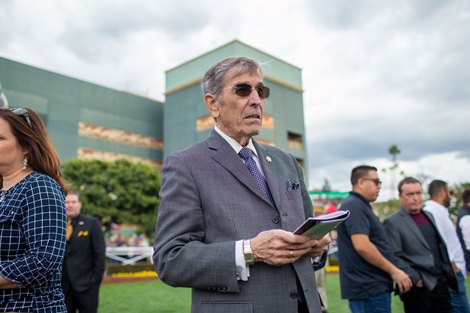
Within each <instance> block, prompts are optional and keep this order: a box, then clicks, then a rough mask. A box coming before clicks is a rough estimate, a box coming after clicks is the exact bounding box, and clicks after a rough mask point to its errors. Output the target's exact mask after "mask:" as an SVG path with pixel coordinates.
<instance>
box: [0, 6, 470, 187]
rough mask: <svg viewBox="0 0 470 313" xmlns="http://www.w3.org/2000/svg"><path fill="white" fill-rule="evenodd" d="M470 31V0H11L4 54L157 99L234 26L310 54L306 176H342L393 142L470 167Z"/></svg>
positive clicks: (405, 150) (422, 156)
mask: <svg viewBox="0 0 470 313" xmlns="http://www.w3.org/2000/svg"><path fill="white" fill-rule="evenodd" d="M469 37H470V5H469V2H468V1H466V0H451V1H439V0H416V1H407V0H397V1H394V2H389V1H388V2H387V1H373V0H358V1H354V2H351V1H348V0H331V1H323V0H312V1H308V0H290V1H287V0H280V1H276V2H272V1H267V0H257V1H248V0H240V1H236V2H227V3H223V5H222V4H221V3H220V2H217V1H213V0H203V1H198V2H197V3H196V2H193V1H170V0H162V1H152V0H139V1H130V0H118V1H111V0H102V1H92V0H83V1H65V2H64V1H60V0H43V1H41V2H40V3H37V4H35V3H34V4H31V2H28V1H13V0H10V1H8V0H5V1H2V10H0V38H1V40H0V55H1V56H3V57H7V58H11V59H13V60H17V61H20V62H24V63H27V64H31V65H34V66H39V67H41V68H45V69H48V70H52V71H55V72H58V73H62V74H65V75H69V76H72V77H76V78H79V79H83V80H86V81H90V82H93V83H97V84H100V85H104V86H108V87H112V88H115V89H118V90H128V91H131V92H135V93H140V94H144V95H146V96H149V97H152V98H156V99H158V100H163V93H164V88H165V87H164V71H165V70H167V69H170V68H172V67H174V66H176V65H178V64H180V63H182V62H185V61H187V60H189V59H192V58H194V57H196V56H198V55H200V54H202V53H205V52H207V51H209V50H211V49H214V48H216V47H218V46H220V45H222V44H225V43H227V42H228V41H230V40H233V39H235V38H237V39H240V40H242V41H244V42H246V43H247V44H249V45H251V46H253V47H255V48H258V49H261V50H263V51H265V52H267V53H270V54H272V55H274V56H276V57H279V58H281V59H283V60H285V61H287V62H289V63H292V64H294V65H296V66H299V67H301V68H302V69H303V71H302V75H303V87H304V89H305V94H304V106H305V115H306V116H305V121H306V130H307V138H306V139H307V140H308V154H309V162H308V164H309V174H310V182H309V184H310V185H311V186H316V187H320V186H321V184H322V183H323V179H324V178H328V179H329V180H330V182H331V185H332V186H333V188H337V189H341V190H347V189H349V188H350V187H349V182H348V181H349V173H350V170H351V168H352V167H353V166H355V165H357V164H361V163H369V164H374V163H375V164H376V165H377V164H382V163H384V162H386V161H387V159H388V158H389V156H388V152H387V149H388V147H389V146H390V145H391V144H397V145H398V146H399V147H400V149H401V150H402V153H401V154H400V155H399V157H400V159H401V160H402V165H403V167H404V168H406V170H407V172H408V171H410V172H414V170H416V171H418V172H419V170H420V169H422V172H425V171H429V172H431V173H439V174H440V176H442V178H443V179H445V178H446V177H448V178H447V179H448V180H449V181H452V182H457V181H469V180H470V178H469V176H470V175H469V174H466V173H469V171H468V160H469V159H470V155H469V151H470V149H469V148H468V145H469V143H470V126H469V124H468V121H469V120H470V111H469V110H468V107H469V98H470V89H469V88H468V87H467V85H468V81H469V80H470V63H469V62H468V59H469V58H470V42H469V41H468V40H467V38H469ZM439 158H444V159H445V160H447V161H443V160H442V159H439ZM434 161H436V163H435V164H432V163H434ZM446 164H453V165H454V167H452V166H446ZM430 169H431V170H430ZM446 175H447V176H446Z"/></svg>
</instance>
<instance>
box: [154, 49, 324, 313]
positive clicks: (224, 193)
mask: <svg viewBox="0 0 470 313" xmlns="http://www.w3.org/2000/svg"><path fill="white" fill-rule="evenodd" d="M262 77H263V76H262V70H261V67H260V65H259V64H258V63H257V62H256V61H255V60H253V59H250V58H246V57H231V58H226V59H224V60H222V61H220V62H218V63H216V64H215V65H213V66H212V67H211V68H210V69H209V70H208V71H207V72H206V74H205V76H204V79H203V81H202V88H203V92H204V101H205V104H206V107H207V109H208V110H209V112H210V113H211V115H212V117H213V118H214V119H215V121H216V126H215V128H214V130H213V131H212V133H211V135H210V136H209V137H208V138H207V139H206V140H204V141H202V142H199V143H196V144H193V145H191V146H190V147H188V148H186V149H184V150H182V151H179V152H176V153H174V154H172V155H170V156H168V157H167V158H166V159H165V161H164V163H163V168H162V173H163V180H162V187H161V190H160V197H161V202H160V207H159V210H158V220H157V226H156V240H155V243H154V255H153V260H154V264H155V269H156V271H157V273H158V275H159V277H160V279H161V280H162V281H164V282H165V283H167V284H169V285H172V286H177V287H191V288H192V312H193V313H199V312H200V313H211V312H213V313H224V312H226V313H229V312H230V313H244V312H251V313H262V312H263V313H293V312H310V313H318V312H321V310H322V309H321V300H320V298H319V295H318V292H317V287H316V284H315V274H314V268H315V265H316V264H315V262H313V260H314V259H315V258H316V257H318V256H321V255H323V256H325V252H326V250H327V247H328V244H329V242H330V238H329V237H328V236H325V237H324V238H323V239H320V240H314V239H310V238H309V237H306V236H301V235H294V234H293V233H292V231H293V230H295V229H296V228H297V226H299V225H300V224H301V223H302V222H303V221H304V220H305V217H306V215H311V214H312V203H311V200H310V198H309V195H308V192H307V190H306V187H305V183H304V179H303V174H302V170H301V168H300V167H299V165H298V163H297V161H296V159H295V158H294V157H293V156H292V155H290V154H287V153H284V152H282V151H280V150H279V149H276V148H274V147H271V146H266V145H262V144H259V143H257V142H256V141H255V140H254V139H253V138H252V137H253V136H255V135H258V134H259V132H260V130H261V122H262V119H263V111H264V105H265V99H266V98H267V97H268V96H269V94H270V89H269V88H268V87H267V86H265V85H264V83H263V80H262Z"/></svg>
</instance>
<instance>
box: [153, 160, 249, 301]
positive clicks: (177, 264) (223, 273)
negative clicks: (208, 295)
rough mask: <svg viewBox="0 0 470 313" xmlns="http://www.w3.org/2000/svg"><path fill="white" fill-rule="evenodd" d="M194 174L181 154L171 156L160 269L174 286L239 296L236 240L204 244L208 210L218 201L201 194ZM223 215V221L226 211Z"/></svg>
mask: <svg viewBox="0 0 470 313" xmlns="http://www.w3.org/2000/svg"><path fill="white" fill-rule="evenodd" d="M192 170H193V169H192V167H191V164H188V163H187V160H186V159H185V158H184V157H183V156H182V155H181V154H172V155H170V156H168V157H167V158H166V159H165V161H164V163H163V167H162V186H161V189H160V206H159V208H158V217H157V226H156V231H155V242H154V244H153V248H154V253H153V263H154V266H155V270H156V272H157V274H158V276H159V278H160V279H161V280H162V281H163V282H165V283H167V284H169V285H171V286H175V287H190V288H200V289H206V290H212V291H214V290H217V291H223V292H240V286H239V281H238V279H237V275H236V273H237V269H236V261H235V260H236V258H235V251H236V248H235V245H236V241H235V240H225V241H220V242H210V243H207V242H205V237H206V223H205V219H206V218H207V216H206V215H205V212H204V209H203V205H206V206H208V207H209V206H210V207H211V208H212V207H213V206H214V204H213V202H214V201H219V200H218V199H217V198H216V195H209V192H211V193H212V192H217V191H212V190H210V191H207V192H204V193H203V194H201V190H200V189H199V188H200V186H199V183H198V182H199V180H198V179H195V176H194V174H193V173H192ZM198 170H199V169H198ZM202 200H204V201H205V202H204V203H203V202H202ZM220 205H221V210H222V209H225V208H223V207H222V206H223V203H221V204H220ZM218 213H220V214H221V215H222V216H221V218H224V216H223V213H222V212H218ZM207 214H209V212H208V213H207ZM225 222H226V220H221V221H220V223H225ZM224 225H225V224H224ZM247 239H248V238H247ZM218 288H220V289H218ZM221 289H223V290H221Z"/></svg>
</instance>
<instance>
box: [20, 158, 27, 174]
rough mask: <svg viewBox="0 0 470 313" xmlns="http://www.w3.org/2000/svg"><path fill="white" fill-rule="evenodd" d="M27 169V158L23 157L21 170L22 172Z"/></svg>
mask: <svg viewBox="0 0 470 313" xmlns="http://www.w3.org/2000/svg"><path fill="white" fill-rule="evenodd" d="M27 168H28V158H27V157H24V159H23V167H22V168H21V169H22V170H23V171H24V170H26V169H27Z"/></svg>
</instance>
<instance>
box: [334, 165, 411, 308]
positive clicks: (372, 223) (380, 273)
mask: <svg viewBox="0 0 470 313" xmlns="http://www.w3.org/2000/svg"><path fill="white" fill-rule="evenodd" d="M351 184H352V191H351V192H350V194H349V197H347V198H346V199H344V200H343V202H342V203H341V206H340V210H349V211H350V212H351V215H350V216H349V219H347V220H346V221H344V222H343V223H342V224H340V225H339V226H338V258H339V265H340V266H339V269H340V278H341V279H340V281H341V295H342V297H343V298H344V299H349V307H350V309H351V312H352V313H356V312H384V313H385V312H387V313H390V312H391V299H390V293H391V291H392V290H393V285H392V284H393V281H392V280H394V281H395V282H396V283H397V286H398V288H399V289H400V291H402V292H405V291H407V290H408V289H409V288H410V287H411V280H410V278H409V277H408V275H406V274H405V272H403V271H402V270H400V269H399V268H397V267H396V266H395V265H394V264H393V263H392V260H393V255H392V250H391V249H390V243H389V242H388V240H387V235H386V233H385V230H384V228H383V225H382V223H381V222H380V221H379V219H378V218H377V216H376V215H375V214H374V212H373V211H372V206H371V203H373V202H374V201H375V200H376V199H377V197H378V196H379V192H380V187H381V184H382V182H381V181H380V179H379V177H378V175H377V168H375V167H373V166H368V165H360V166H357V167H355V168H353V170H352V172H351Z"/></svg>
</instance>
